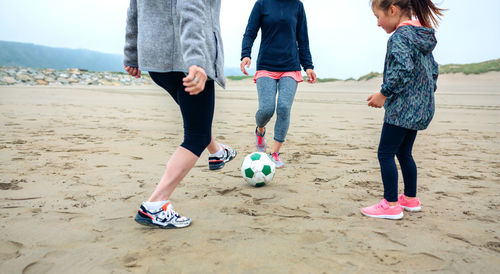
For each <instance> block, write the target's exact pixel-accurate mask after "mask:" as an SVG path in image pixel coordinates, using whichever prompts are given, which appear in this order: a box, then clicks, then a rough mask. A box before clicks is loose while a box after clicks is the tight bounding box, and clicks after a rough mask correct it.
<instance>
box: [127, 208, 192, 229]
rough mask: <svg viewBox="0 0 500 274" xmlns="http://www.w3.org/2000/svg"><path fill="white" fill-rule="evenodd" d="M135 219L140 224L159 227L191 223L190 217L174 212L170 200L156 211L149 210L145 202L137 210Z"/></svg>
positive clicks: (172, 226) (174, 226) (183, 225)
mask: <svg viewBox="0 0 500 274" xmlns="http://www.w3.org/2000/svg"><path fill="white" fill-rule="evenodd" d="M135 221H136V222H138V223H139V224H141V225H147V226H153V227H159V228H182V227H187V226H189V225H190V224H191V219H189V218H188V217H183V216H181V215H179V213H177V212H175V210H174V209H173V207H172V205H171V204H170V202H167V203H166V204H164V205H163V206H162V207H161V208H160V209H158V210H157V211H151V210H149V209H148V208H147V207H146V205H145V203H142V205H141V207H140V208H139V210H138V211H137V215H136V216H135Z"/></svg>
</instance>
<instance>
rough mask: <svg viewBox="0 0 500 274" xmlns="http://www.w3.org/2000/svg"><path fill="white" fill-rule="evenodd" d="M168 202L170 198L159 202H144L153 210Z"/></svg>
mask: <svg viewBox="0 0 500 274" xmlns="http://www.w3.org/2000/svg"><path fill="white" fill-rule="evenodd" d="M166 203H168V200H167V201H158V202H144V204H145V205H146V207H147V208H148V209H149V210H151V211H157V210H159V209H160V208H161V207H162V206H163V205H164V204H166Z"/></svg>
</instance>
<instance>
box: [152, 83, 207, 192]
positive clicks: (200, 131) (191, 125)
mask: <svg viewBox="0 0 500 274" xmlns="http://www.w3.org/2000/svg"><path fill="white" fill-rule="evenodd" d="M181 75H182V74H181ZM177 81H178V83H179V85H178V86H177V87H176V90H177V102H178V103H179V106H180V108H181V113H182V118H183V121H184V142H183V143H182V144H181V147H179V148H178V149H177V150H176V151H175V152H174V154H173V155H172V157H171V158H170V160H169V161H168V163H167V167H166V169H165V172H164V174H163V176H162V178H161V180H160V182H159V183H158V185H157V187H156V189H155V191H154V192H153V194H152V195H151V197H150V198H149V202H156V201H166V200H168V199H169V198H170V195H171V194H172V192H173V191H174V189H175V188H176V187H177V185H178V184H179V182H180V181H182V179H183V178H184V177H185V176H186V174H187V173H188V172H189V171H190V170H191V168H192V167H193V166H194V164H195V163H196V161H197V160H198V158H199V157H200V155H201V153H202V152H203V150H205V148H206V147H207V146H208V144H209V143H210V141H211V139H212V138H211V128H212V117H213V112H214V99H215V97H214V82H213V81H208V82H207V83H206V85H205V90H204V91H203V92H201V93H199V94H198V95H189V93H187V92H185V91H184V86H183V85H182V77H180V78H179V79H177Z"/></svg>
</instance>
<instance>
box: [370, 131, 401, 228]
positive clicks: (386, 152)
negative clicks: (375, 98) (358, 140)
mask: <svg viewBox="0 0 500 274" xmlns="http://www.w3.org/2000/svg"><path fill="white" fill-rule="evenodd" d="M406 131H407V129H404V128H402V127H398V126H394V125H389V124H386V123H384V126H383V127H382V134H381V135H380V144H379V147H378V160H379V163H380V171H381V173H382V181H383V184H384V199H382V200H381V201H380V202H379V203H377V204H375V205H372V206H369V207H365V208H362V209H361V213H362V214H363V215H365V216H368V217H372V218H384V219H395V220H397V219H401V218H403V208H402V207H401V206H400V205H399V203H398V170H397V168H396V162H395V161H394V156H395V155H396V153H397V152H398V150H399V147H400V145H401V143H402V142H403V139H404V138H405V135H406Z"/></svg>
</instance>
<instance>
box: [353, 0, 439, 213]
mask: <svg viewBox="0 0 500 274" xmlns="http://www.w3.org/2000/svg"><path fill="white" fill-rule="evenodd" d="M372 9H373V13H374V14H375V16H376V17H377V19H378V26H379V27H382V28H383V29H384V30H385V31H386V32H387V33H392V32H394V34H393V35H392V36H391V37H390V38H389V41H388V45H387V54H386V60H385V68H384V81H383V84H382V89H381V91H380V92H378V93H375V94H372V95H371V96H370V97H368V99H367V101H369V103H368V106H371V107H376V108H381V107H382V106H384V107H385V109H386V111H385V118H384V125H383V127H382V134H381V137H380V144H379V147H378V159H379V163H380V169H381V173H382V181H383V184H384V199H382V201H381V202H380V203H378V204H375V205H373V206H370V207H365V208H363V209H361V212H362V213H363V214H364V215H366V216H369V217H374V218H386V219H401V218H403V209H406V210H408V211H419V210H420V209H421V205H420V201H419V199H418V198H416V194H417V166H416V165H415V162H414V161H413V157H412V154H411V151H412V147H413V142H414V141H415V137H416V136H417V130H423V129H425V128H427V126H428V125H429V123H430V122H431V120H432V117H433V115H434V92H435V91H436V82H437V77H438V64H437V63H436V62H435V61H434V57H433V55H432V50H433V49H434V47H435V46H436V37H435V36H434V29H433V28H432V27H433V26H437V25H438V21H437V19H439V16H441V15H442V11H443V9H440V8H437V7H436V6H435V5H434V4H433V3H432V1H431V0H372ZM412 17H416V18H417V19H418V20H411V19H412ZM394 155H396V156H397V157H398V160H399V164H400V166H401V171H402V173H403V180H404V186H405V188H404V194H401V195H400V196H399V197H398V196H397V195H398V170H397V168H396V163H395V161H394Z"/></svg>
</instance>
